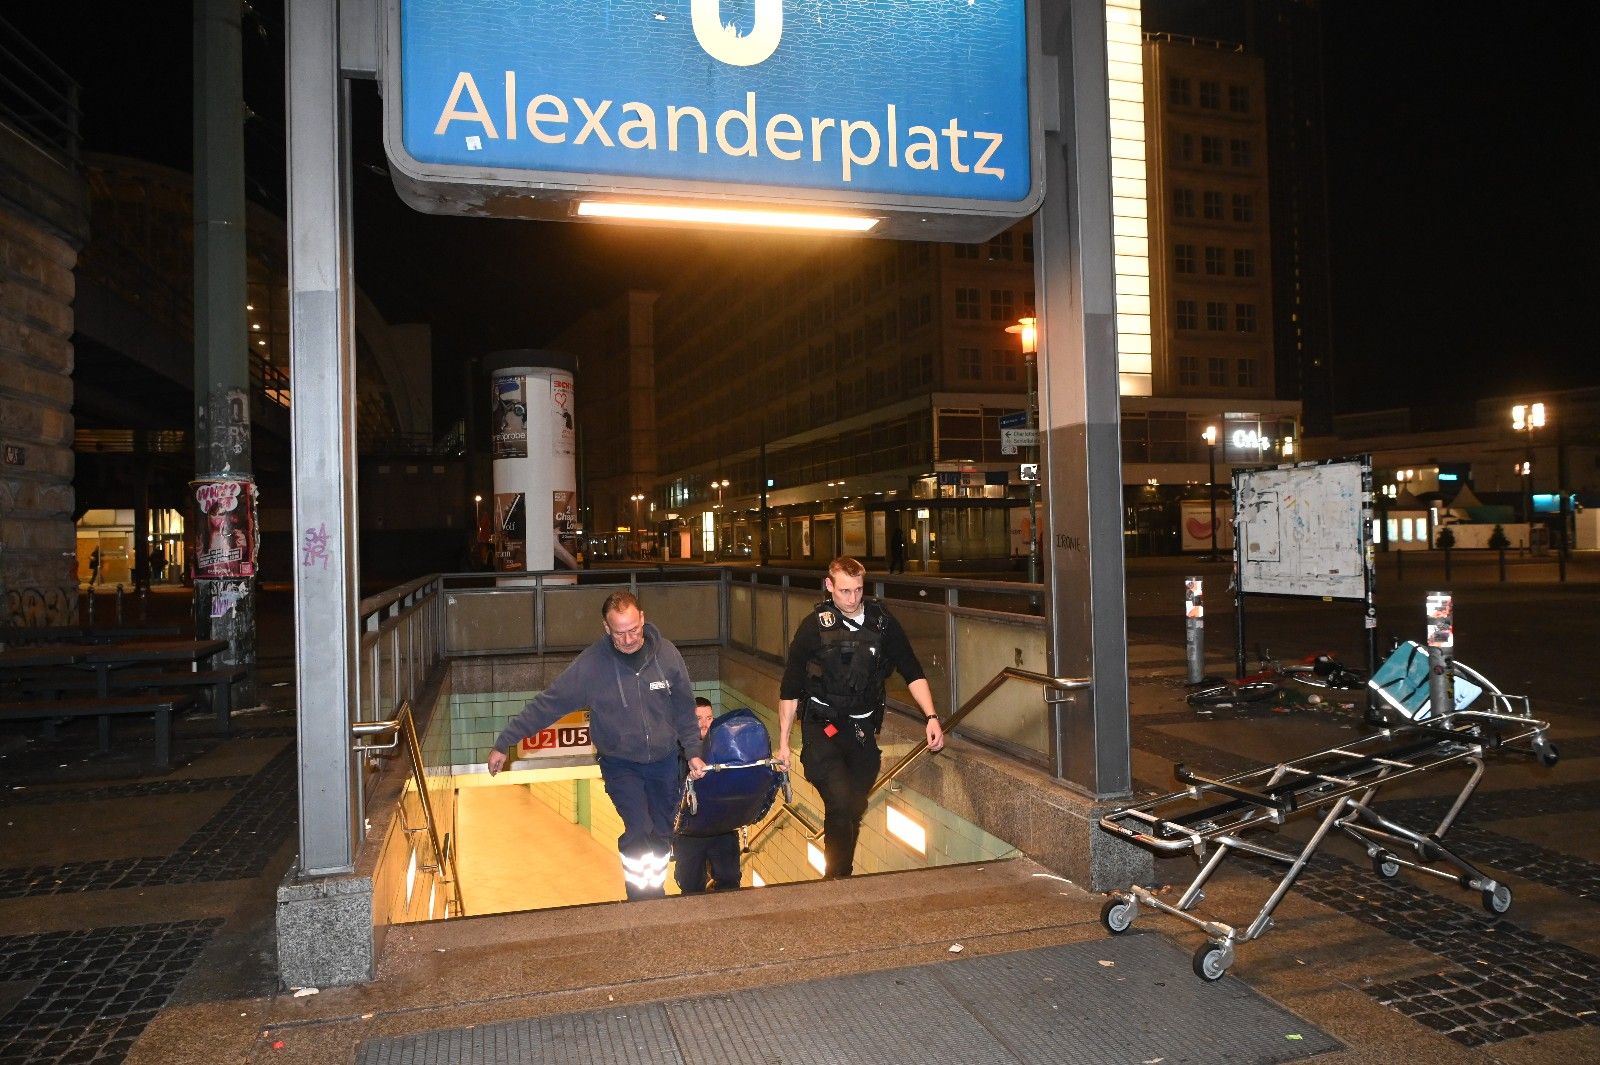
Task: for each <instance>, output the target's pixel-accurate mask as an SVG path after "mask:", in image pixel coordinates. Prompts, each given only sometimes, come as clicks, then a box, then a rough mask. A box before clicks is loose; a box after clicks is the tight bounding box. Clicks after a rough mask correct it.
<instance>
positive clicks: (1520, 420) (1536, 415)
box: [1511, 403, 1544, 548]
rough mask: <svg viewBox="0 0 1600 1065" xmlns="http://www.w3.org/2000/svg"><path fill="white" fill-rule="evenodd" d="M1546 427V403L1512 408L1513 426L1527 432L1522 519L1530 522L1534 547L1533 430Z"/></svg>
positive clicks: (1530, 536) (1529, 532)
mask: <svg viewBox="0 0 1600 1065" xmlns="http://www.w3.org/2000/svg"><path fill="white" fill-rule="evenodd" d="M1543 427H1544V404H1543V403H1534V404H1532V405H1531V406H1530V405H1529V404H1526V403H1518V404H1517V405H1516V406H1514V407H1512V408H1511V428H1512V430H1513V431H1514V432H1518V433H1526V434H1527V441H1528V458H1527V461H1526V462H1525V463H1523V466H1522V476H1523V487H1524V489H1525V491H1524V493H1523V500H1524V503H1523V505H1524V508H1525V509H1524V510H1523V513H1522V520H1523V521H1525V522H1527V523H1528V547H1529V548H1532V547H1533V431H1534V430H1535V429H1540V428H1543Z"/></svg>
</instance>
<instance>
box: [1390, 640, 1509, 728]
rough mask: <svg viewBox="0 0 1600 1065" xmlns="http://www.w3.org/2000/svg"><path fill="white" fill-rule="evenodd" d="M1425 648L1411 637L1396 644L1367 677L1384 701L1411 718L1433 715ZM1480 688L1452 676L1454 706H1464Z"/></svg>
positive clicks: (1424, 718) (1469, 703) (1426, 650)
mask: <svg viewBox="0 0 1600 1065" xmlns="http://www.w3.org/2000/svg"><path fill="white" fill-rule="evenodd" d="M1428 668H1429V667H1428V649H1427V648H1426V647H1423V646H1422V645H1421V644H1419V643H1417V642H1416V641H1414V640H1407V641H1405V642H1404V643H1402V644H1401V645H1400V646H1398V647H1396V648H1395V649H1394V651H1393V652H1392V653H1391V654H1390V655H1389V657H1388V658H1386V659H1384V660H1383V664H1382V665H1381V666H1379V667H1378V671H1377V672H1376V673H1374V674H1373V675H1372V679H1371V680H1369V681H1367V683H1368V684H1370V685H1371V686H1372V687H1373V688H1374V689H1375V690H1376V691H1377V692H1378V694H1379V695H1381V696H1383V697H1384V699H1385V702H1386V703H1387V704H1388V705H1389V706H1390V707H1392V708H1393V709H1394V710H1396V711H1397V712H1399V713H1400V714H1401V715H1403V716H1404V717H1405V718H1407V719H1408V720H1411V721H1419V722H1420V721H1427V720H1429V719H1430V718H1432V717H1433V716H1434V713H1433V701H1432V698H1431V697H1430V692H1429V691H1428ZM1482 694H1483V689H1482V688H1480V687H1479V686H1478V685H1476V684H1474V683H1472V682H1471V681H1470V680H1468V679H1467V678H1465V677H1462V676H1459V675H1458V676H1457V677H1456V678H1455V703H1456V705H1455V709H1457V710H1465V709H1466V708H1467V707H1468V706H1471V705H1472V701H1473V700H1474V699H1476V698H1477V697H1478V696H1479V695H1482Z"/></svg>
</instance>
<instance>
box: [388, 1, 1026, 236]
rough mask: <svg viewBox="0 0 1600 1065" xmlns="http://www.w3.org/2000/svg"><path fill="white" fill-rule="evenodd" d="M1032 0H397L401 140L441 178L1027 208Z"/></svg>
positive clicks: (394, 96) (417, 172)
mask: <svg viewBox="0 0 1600 1065" xmlns="http://www.w3.org/2000/svg"><path fill="white" fill-rule="evenodd" d="M1031 8H1032V4H1031V3H1030V2H1029V0H475V2H470V3H468V2H464V0H389V10H388V16H389V25H388V28H387V40H388V53H387V55H386V56H385V62H384V70H383V79H384V85H385V100H386V107H387V108H389V111H388V114H387V117H386V137H387V141H388V148H389V152H390V155H391V157H392V158H393V159H394V160H395V162H396V164H397V166H398V167H399V169H401V170H402V171H403V172H404V173H405V174H406V175H407V176H408V177H410V178H412V179H416V180H420V181H422V182H424V183H427V182H431V181H442V182H444V183H446V184H448V183H450V182H457V183H460V182H466V183H468V184H476V185H477V186H479V187H484V186H521V187H523V188H525V189H532V190H538V191H539V192H543V193H545V194H548V193H549V192H550V191H551V190H552V189H565V190H567V191H568V192H569V193H570V192H574V191H584V190H591V191H592V190H608V191H615V190H617V189H619V188H621V189H625V190H628V191H630V192H637V191H640V190H648V191H656V192H659V193H662V194H669V195H670V194H672V193H674V192H678V193H686V194H691V195H692V194H699V195H711V196H719V197H722V198H737V199H742V200H747V201H754V202H775V201H776V202H788V203H794V202H810V203H827V204H833V205H849V204H855V205H879V206H884V207H887V208H890V209H894V208H899V209H903V210H915V209H917V208H932V209H944V210H948V211H955V212H969V213H975V214H980V215H990V216H1008V217H1012V218H1015V217H1021V216H1023V215H1026V214H1027V213H1029V212H1030V211H1031V210H1033V209H1034V208H1035V207H1036V206H1037V205H1038V198H1039V196H1040V193H1041V189H1040V185H1041V181H1040V177H1041V175H1040V170H1041V169H1042V168H1041V167H1040V166H1039V162H1038V141H1039V132H1038V128H1037V126H1036V124H1035V122H1034V120H1033V117H1032V114H1031V112H1030V100H1031V98H1032V97H1033V95H1034V93H1033V92H1031V91H1030V89H1031V88H1032V86H1031V85H1030V68H1031V64H1030V51H1029V23H1030V20H1031V19H1032V18H1033V17H1034V14H1033V12H1032V10H1031ZM396 102H398V108H397V109H396V108H395V103H396ZM990 228H991V229H993V228H996V227H995V226H994V225H992V224H991V225H990Z"/></svg>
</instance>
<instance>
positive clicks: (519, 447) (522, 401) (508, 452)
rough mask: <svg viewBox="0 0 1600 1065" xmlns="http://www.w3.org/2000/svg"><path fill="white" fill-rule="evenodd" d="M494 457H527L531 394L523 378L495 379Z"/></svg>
mask: <svg viewBox="0 0 1600 1065" xmlns="http://www.w3.org/2000/svg"><path fill="white" fill-rule="evenodd" d="M493 435H494V457H495V458H497V459H525V458H527V457H528V390H527V381H526V380H524V379H523V378H521V377H496V378H495V379H494V434H493Z"/></svg>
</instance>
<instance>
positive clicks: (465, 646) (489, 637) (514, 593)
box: [444, 588, 604, 654]
mask: <svg viewBox="0 0 1600 1065" xmlns="http://www.w3.org/2000/svg"><path fill="white" fill-rule="evenodd" d="M562 590H563V591H566V589H562ZM535 594H536V593H535V592H534V591H533V590H532V589H520V588H519V589H509V588H508V589H496V590H493V591H491V590H487V589H485V590H481V591H478V590H460V591H450V592H446V593H445V606H444V610H445V613H444V617H445V621H444V633H445V639H444V646H445V651H446V652H447V653H451V654H474V653H484V652H495V651H519V650H528V651H531V650H533V649H534V606H535ZM602 598H604V597H603V596H602ZM595 609H596V613H595V614H594V615H593V616H594V618H595V619H596V621H598V619H599V617H600V615H599V613H598V611H599V603H598V601H597V602H596V603H595ZM594 631H595V630H594V627H593V626H591V627H590V632H591V633H593V632H594ZM592 638H593V636H592V635H591V636H590V639H592ZM585 642H588V641H585Z"/></svg>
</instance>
